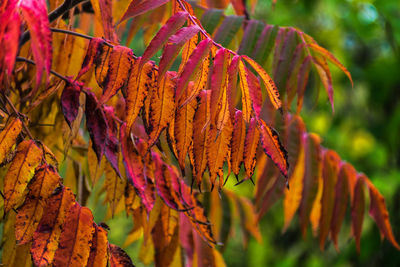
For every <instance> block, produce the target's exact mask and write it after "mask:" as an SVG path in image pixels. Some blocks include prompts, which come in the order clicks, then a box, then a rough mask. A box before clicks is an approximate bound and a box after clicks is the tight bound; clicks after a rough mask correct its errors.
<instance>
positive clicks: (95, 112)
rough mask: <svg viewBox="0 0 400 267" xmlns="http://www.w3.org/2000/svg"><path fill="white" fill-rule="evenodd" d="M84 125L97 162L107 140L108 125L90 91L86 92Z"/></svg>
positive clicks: (102, 153)
mask: <svg viewBox="0 0 400 267" xmlns="http://www.w3.org/2000/svg"><path fill="white" fill-rule="evenodd" d="M85 114H86V127H87V129H88V131H89V135H90V138H91V139H92V145H93V150H94V152H96V156H97V160H98V162H100V161H101V158H102V157H103V155H104V150H105V147H106V142H107V132H108V126H107V121H106V118H105V116H104V111H103V109H102V108H101V106H100V104H99V103H98V101H97V98H96V96H95V95H94V94H93V93H92V92H86V110H85Z"/></svg>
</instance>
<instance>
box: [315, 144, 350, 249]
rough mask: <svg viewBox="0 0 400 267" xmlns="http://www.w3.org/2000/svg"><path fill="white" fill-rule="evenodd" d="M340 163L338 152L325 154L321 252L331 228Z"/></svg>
mask: <svg viewBox="0 0 400 267" xmlns="http://www.w3.org/2000/svg"><path fill="white" fill-rule="evenodd" d="M339 163H340V157H339V155H338V154H337V153H336V152H334V151H332V150H328V151H327V152H325V154H324V158H323V167H322V179H323V181H324V183H323V187H322V188H323V191H322V199H321V217H320V220H319V247H320V249H321V250H324V247H325V239H326V237H327V236H328V234H329V231H330V228H331V227H330V226H331V220H332V217H333V209H334V206H335V202H334V201H335V186H336V181H337V175H338V172H339ZM346 197H347V196H345V198H346Z"/></svg>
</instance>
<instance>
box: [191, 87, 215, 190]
mask: <svg viewBox="0 0 400 267" xmlns="http://www.w3.org/2000/svg"><path fill="white" fill-rule="evenodd" d="M210 95H211V94H210V91H205V90H204V91H201V92H200V95H199V99H200V103H199V105H198V107H197V110H196V113H195V115H194V120H193V158H194V166H193V172H194V179H195V181H196V183H197V185H198V186H199V188H200V184H201V181H202V178H203V173H204V171H205V170H206V167H207V142H208V133H209V130H210V127H209V125H207V124H206V123H207V121H208V119H209V117H210Z"/></svg>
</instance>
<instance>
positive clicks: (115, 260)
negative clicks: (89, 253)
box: [109, 244, 134, 267]
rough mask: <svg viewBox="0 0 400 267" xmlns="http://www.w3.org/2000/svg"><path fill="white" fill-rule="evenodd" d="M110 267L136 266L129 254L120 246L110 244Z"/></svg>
mask: <svg viewBox="0 0 400 267" xmlns="http://www.w3.org/2000/svg"><path fill="white" fill-rule="evenodd" d="M109 249H110V267H134V265H133V263H132V260H131V258H130V257H129V255H128V254H127V253H126V252H125V251H124V250H123V249H122V248H120V247H118V246H116V245H113V244H109Z"/></svg>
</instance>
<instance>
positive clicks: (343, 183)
mask: <svg viewBox="0 0 400 267" xmlns="http://www.w3.org/2000/svg"><path fill="white" fill-rule="evenodd" d="M346 166H350V165H349V164H347V163H344V164H343V163H341V167H340V171H339V174H338V179H337V182H336V186H335V199H334V202H335V205H334V208H333V213H332V222H331V238H332V241H333V244H334V245H335V248H336V250H337V251H339V247H338V235H339V231H340V228H341V226H342V222H343V219H344V216H345V215H346V209H347V203H348V202H349V182H348V180H349V179H350V178H349V176H350V175H351V173H350V171H349V168H347V167H346ZM354 174H355V172H354Z"/></svg>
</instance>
